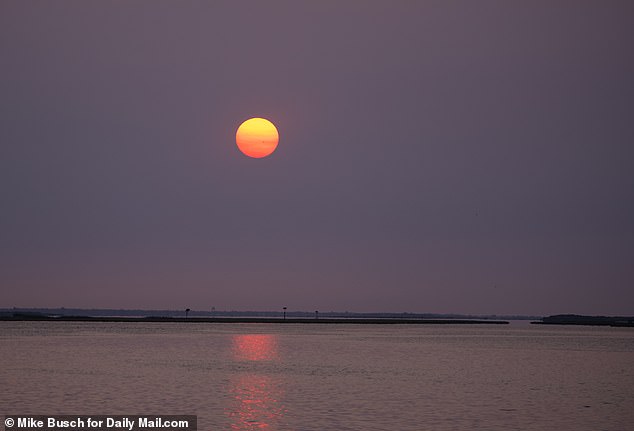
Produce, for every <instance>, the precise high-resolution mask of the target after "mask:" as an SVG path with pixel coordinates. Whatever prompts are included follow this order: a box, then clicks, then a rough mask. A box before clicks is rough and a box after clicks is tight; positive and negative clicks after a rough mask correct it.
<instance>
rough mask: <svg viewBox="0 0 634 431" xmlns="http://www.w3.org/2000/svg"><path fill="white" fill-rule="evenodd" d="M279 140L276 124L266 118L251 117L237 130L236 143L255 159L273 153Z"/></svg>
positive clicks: (241, 149)
mask: <svg viewBox="0 0 634 431" xmlns="http://www.w3.org/2000/svg"><path fill="white" fill-rule="evenodd" d="M279 140H280V135H279V133H277V128H275V125H274V124H273V123H271V122H270V121H269V120H265V119H264V118H250V119H248V120H247V121H245V122H244V123H242V124H240V127H238V131H237V132H236V144H237V145H238V148H239V149H240V151H242V152H243V153H244V154H245V155H247V156H249V157H253V158H255V159H261V158H262V157H266V156H268V155H270V154H271V153H273V151H275V149H276V148H277V143H278V142H279Z"/></svg>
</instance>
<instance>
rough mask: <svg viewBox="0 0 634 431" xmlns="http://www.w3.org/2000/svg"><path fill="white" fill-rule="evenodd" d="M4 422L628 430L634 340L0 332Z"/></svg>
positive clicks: (488, 330) (438, 330) (372, 333)
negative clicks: (65, 418) (111, 419)
mask: <svg viewBox="0 0 634 431" xmlns="http://www.w3.org/2000/svg"><path fill="white" fill-rule="evenodd" d="M0 351H1V352H2V354H1V356H0V388H1V389H0V407H1V408H2V409H3V410H4V411H0V415H2V414H16V413H19V414H197V415H198V417H199V422H198V423H199V429H200V430H205V431H207V430H209V431H211V430H255V429H266V430H403V431H405V430H416V431H419V430H474V429H476V430H505V431H506V430H515V429H516V430H539V431H543V430H574V431H578V430H592V431H595V430H622V431H627V430H632V429H634V425H633V424H634V329H632V328H592V327H552V326H551V327H543V326H534V325H533V326H531V325H528V324H526V323H513V324H511V325H508V326H457V325H456V326H444V325H440V326H434V325H423V326H405V325H403V326H401V325H397V326H391V325H385V326H383V325H276V324H178V323H148V324H144V323H132V324H129V323H72V322H57V323H46V322H0Z"/></svg>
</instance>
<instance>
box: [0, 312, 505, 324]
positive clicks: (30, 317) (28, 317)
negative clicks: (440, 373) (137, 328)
mask: <svg viewBox="0 0 634 431" xmlns="http://www.w3.org/2000/svg"><path fill="white" fill-rule="evenodd" d="M0 320H4V321H7V320H8V321H46V322H135V323H152V322H157V323H166V322H169V323H280V324H281V323H284V324H288V323H309V324H315V323H318V324H348V325H350V324H374V325H389V324H401V325H403V324H407V325H421V324H432V325H447V324H449V325H478V324H486V325H506V324H508V323H509V322H508V321H505V320H476V319H405V318H403V319H399V318H384V319H364V318H297V317H292V318H281V317H278V318H274V317H190V318H185V317H153V316H150V317H92V316H44V315H36V314H19V313H15V314H12V315H6V316H0Z"/></svg>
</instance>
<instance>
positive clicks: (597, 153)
mask: <svg viewBox="0 0 634 431" xmlns="http://www.w3.org/2000/svg"><path fill="white" fill-rule="evenodd" d="M633 22H634V2H631V1H620V2H617V1H612V2H611V1H592V2H584V1H576V2H557V1H554V2H553V1H524V2H510V1H476V2H474V1H444V0H443V1H433V2H432V1H366V0H363V1H361V0H359V1H294V0H293V1H282V2H278V1H266V2H260V1H235V0H231V1H226V2H221V1H213V2H211V1H209V2H193V1H190V2H166V1H137V2H124V1H113V2H83V1H73V2H69V1H55V2H45V1H42V2H33V1H11V2H10V1H4V2H2V4H1V5H0V78H1V79H0V145H1V146H0V198H1V201H2V206H1V211H0V288H1V289H2V294H1V296H0V307H13V306H16V307H58V306H65V307H95V308H111V307H115V308H175V309H181V308H185V307H190V308H192V309H196V310H206V309H211V307H215V308H216V309H219V310H220V309H236V310H267V309H272V310H277V309H280V308H281V307H282V306H287V307H288V309H289V310H323V311H330V310H335V311H345V310H348V311H394V312H401V311H409V312H457V313H497V314H505V313H509V314H510V313H521V314H554V313H588V314H630V315H631V314H634V173H633V172H634V49H633V48H632V41H634V25H632V23H633ZM253 116H259V117H265V118H268V119H270V120H271V121H273V122H274V123H275V124H276V125H277V127H278V129H279V132H280V137H281V138H280V144H279V146H278V149H277V151H276V152H275V153H274V154H273V155H272V156H271V157H269V158H266V159H261V160H255V159H249V158H247V157H245V156H244V155H242V154H241V153H240V152H239V151H238V149H237V147H236V146H235V131H236V128H237V127H238V125H239V124H240V123H241V122H242V121H243V120H245V119H247V118H249V117H253Z"/></svg>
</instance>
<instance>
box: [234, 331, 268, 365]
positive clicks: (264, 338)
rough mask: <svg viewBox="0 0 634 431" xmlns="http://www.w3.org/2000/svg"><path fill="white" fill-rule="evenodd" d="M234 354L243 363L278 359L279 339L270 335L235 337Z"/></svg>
mask: <svg viewBox="0 0 634 431" xmlns="http://www.w3.org/2000/svg"><path fill="white" fill-rule="evenodd" d="M233 354H234V357H235V358H236V359H238V360H242V361H271V360H274V359H277V357H278V351H277V338H276V337H275V336H273V335H268V334H249V335H236V336H234V337H233Z"/></svg>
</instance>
